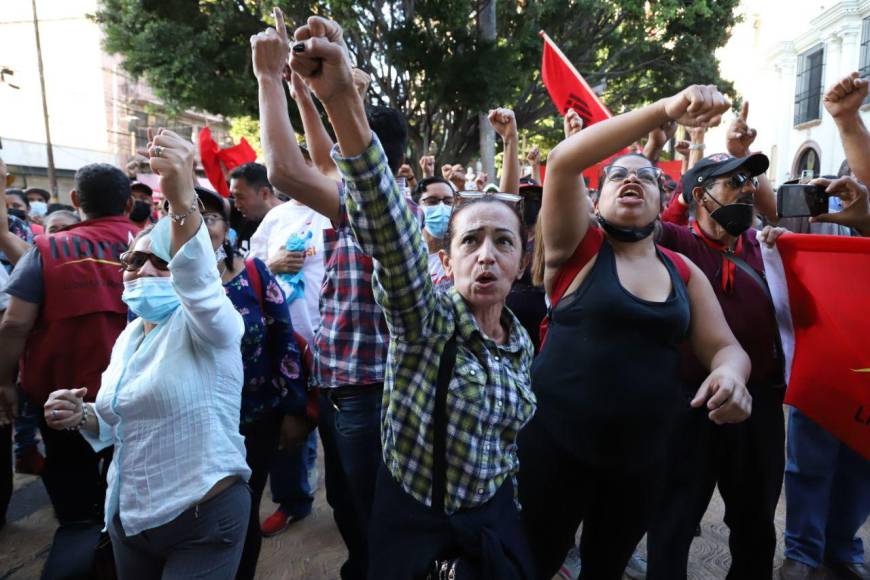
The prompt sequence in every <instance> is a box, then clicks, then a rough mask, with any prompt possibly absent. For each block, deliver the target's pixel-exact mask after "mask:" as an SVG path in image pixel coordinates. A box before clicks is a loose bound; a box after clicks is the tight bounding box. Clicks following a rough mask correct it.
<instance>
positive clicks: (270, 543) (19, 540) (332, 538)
mask: <svg viewBox="0 0 870 580" xmlns="http://www.w3.org/2000/svg"><path fill="white" fill-rule="evenodd" d="M320 473H321V474H322V473H323V470H322V469H320ZM267 495H268V494H267ZM274 507H275V506H274V504H272V503H271V501H269V498H268V497H267V498H264V501H263V505H262V506H261V510H260V512H261V515H262V517H263V518H265V517H266V516H268V515H269V514H271V513H272V511H273V510H274ZM314 507H315V509H314V513H313V514H312V515H311V516H310V517H308V518H307V519H305V520H303V521H302V522H300V523H298V524H296V525H295V526H293V527H291V528H290V529H289V530H288V531H287V532H285V533H283V534H281V535H279V536H277V537H274V538H268V539H265V540H264V541H263V551H262V553H261V555H260V563H259V568H258V578H268V579H284V580H326V579H333V578H338V568H339V566H340V565H341V562H342V561H343V558H344V546H343V544H342V542H341V537H340V536H339V535H338V531H337V530H336V528H335V524H334V523H333V520H332V513H331V511H330V510H329V506H328V505H327V504H326V499H325V494H324V492H323V481H322V480H321V482H320V486H319V490H318V493H317V499H316V501H315V506H314ZM8 519H9V523H8V524H7V525H6V527H5V528H4V529H3V530H2V531H0V580H6V579H8V580H13V579H15V580H25V579H28V580H29V579H34V578H38V577H39V572H40V570H41V569H42V564H43V562H44V560H45V557H46V555H47V553H48V546H49V543H50V541H51V536H52V534H53V532H54V526H55V522H54V519H53V517H52V514H51V508H50V506H49V505H48V497H47V496H46V495H45V491H44V488H43V486H42V483H41V482H40V481H39V479H37V478H35V477H31V476H24V475H16V476H15V495H14V496H13V498H12V504H11V506H10V510H9V513H8ZM776 523H777V528H778V529H779V538H780V542H779V544H780V546H779V554H778V556H777V565H778V564H779V561H780V560H781V558H782V528H783V525H784V523H785V511H784V505H783V501H780V505H779V510H778V512H777V521H776ZM701 529H702V536H701V537H700V538H697V539H696V540H695V542H694V544H693V545H692V557H691V561H690V564H689V578H690V579H692V580H719V579H723V578H725V574H726V571H727V569H728V563H729V556H728V529H727V528H726V527H725V525H724V524H723V523H722V501H721V499H720V498H719V496H718V494H717V495H716V496H715V497H714V500H713V502H712V504H711V506H710V509H709V510H708V512H707V515H706V516H705V518H704V521H703V523H702V526H701ZM861 535H862V537H863V539H864V542H865V547H870V522H868V523H865V525H864V527H863V528H862V530H861ZM865 550H866V551H868V552H870V549H867V548H865ZM867 558H868V561H870V553H868V554H867ZM824 577H825V576H824V575H823V574H820V575H819V580H821V578H824Z"/></svg>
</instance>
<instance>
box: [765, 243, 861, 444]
mask: <svg viewBox="0 0 870 580" xmlns="http://www.w3.org/2000/svg"><path fill="white" fill-rule="evenodd" d="M777 249H778V250H779V256H781V261H779V260H778V259H777V255H776V252H773V251H771V252H765V255H764V257H765V269H766V270H767V277H768V281H769V283H770V289H771V293H772V294H773V296H774V304H775V305H776V306H777V320H778V321H779V324H780V334H781V335H782V338H783V350H784V351H785V355H786V369H787V370H788V371H789V376H788V377H787V380H788V390H787V391H786V399H785V402H786V403H787V404H789V405H792V406H794V407H797V408H798V409H800V410H801V411H802V412H803V413H804V414H806V415H807V416H808V417H810V418H811V419H812V420H813V421H815V422H816V423H818V424H819V425H821V426H822V427H824V428H825V429H827V430H828V431H829V432H831V433H832V434H833V435H835V436H836V437H837V438H839V439H840V440H841V441H843V442H844V443H845V444H846V445H848V446H849V447H851V448H853V449H854V450H855V451H857V452H858V453H860V454H861V455H863V456H864V457H865V458H867V459H870V349H868V348H867V336H868V330H870V309H868V307H867V304H868V302H870V290H868V289H870V239H866V238H849V237H840V236H822V235H813V234H810V235H800V234H791V235H784V236H782V237H781V238H779V241H778V243H777Z"/></svg>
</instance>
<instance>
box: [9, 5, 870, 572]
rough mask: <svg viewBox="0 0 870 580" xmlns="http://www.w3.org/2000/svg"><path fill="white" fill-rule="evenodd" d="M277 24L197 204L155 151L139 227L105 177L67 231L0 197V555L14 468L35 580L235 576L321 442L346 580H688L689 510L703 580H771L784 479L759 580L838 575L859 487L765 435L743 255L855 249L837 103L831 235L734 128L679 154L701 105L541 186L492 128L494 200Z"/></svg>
mask: <svg viewBox="0 0 870 580" xmlns="http://www.w3.org/2000/svg"><path fill="white" fill-rule="evenodd" d="M275 20H276V26H275V27H274V28H268V29H267V30H265V31H263V32H261V33H259V34H257V35H255V36H253V37H252V38H251V50H252V63H253V72H254V75H255V77H256V83H257V86H258V94H259V110H260V128H261V141H262V146H263V161H264V163H263V164H258V163H249V164H245V165H242V166H240V167H238V168H236V169H234V170H233V171H232V172H231V173H230V175H229V181H230V184H229V189H230V191H231V197H230V198H229V199H227V198H224V197H222V196H221V195H219V194H217V193H215V192H214V191H211V190H208V189H204V188H202V187H200V186H198V185H197V184H196V183H195V180H194V175H195V174H194V167H195V159H196V154H195V153H196V152H195V147H194V145H193V144H192V143H190V142H187V141H185V140H184V139H183V138H181V137H179V136H178V135H176V134H175V133H173V132H172V131H169V130H166V129H159V128H154V129H153V130H149V142H148V149H147V153H148V159H149V164H150V168H151V170H152V171H153V172H154V173H156V174H157V175H159V183H160V194H161V200H160V201H159V202H157V201H156V199H155V198H156V197H157V196H155V192H154V191H153V190H152V188H151V187H149V186H148V185H146V184H144V183H139V182H132V183H131V179H130V177H128V175H126V174H125V172H124V171H122V170H121V169H119V168H117V167H114V166H111V165H106V164H92V165H87V166H84V167H82V168H81V169H80V170H79V171H78V172H77V173H76V177H75V189H74V190H73V191H72V192H71V193H70V198H71V204H72V205H71V206H63V205H60V204H56V203H51V201H52V198H51V195H50V194H49V192H47V191H45V190H42V189H36V188H32V189H28V190H26V191H22V190H17V189H7V190H6V191H5V194H0V195H3V196H4V200H2V203H0V251H2V255H0V259H2V265H3V267H2V268H0V290H2V294H0V311H3V318H2V323H0V341H2V348H0V434H2V448H3V450H4V451H3V454H2V455H0V457H2V464H3V473H2V474H0V476H2V481H0V525H2V522H4V521H5V519H4V514H5V510H6V507H7V505H8V503H9V500H10V496H11V491H12V483H11V478H12V464H13V454H14V465H15V468H16V469H17V470H18V471H19V472H22V473H32V474H39V475H41V477H42V480H43V482H44V484H45V487H46V489H47V491H48V494H49V497H50V500H51V503H52V506H53V508H54V513H55V515H56V517H57V520H58V522H59V528H58V531H57V533H56V535H55V538H54V541H53V545H52V549H51V551H50V553H49V555H48V558H47V561H46V564H45V569H44V572H43V577H44V578H91V577H97V578H103V577H106V578H109V577H119V578H122V579H137V578H167V579H169V578H172V579H174V578H253V577H255V574H256V569H257V559H258V555H259V552H260V548H261V542H262V537H263V536H269V535H272V534H275V533H278V532H280V531H281V530H283V529H285V528H286V527H287V526H288V525H290V524H291V523H293V522H295V521H298V520H301V519H303V518H305V517H306V516H307V515H308V514H309V513H310V512H311V502H312V498H313V489H314V485H313V484H312V480H315V481H316V475H315V473H314V471H315V463H316V461H315V459H316V453H317V440H316V437H317V435H318V434H319V438H320V442H321V443H322V449H323V455H324V456H323V466H324V469H325V486H326V499H327V502H328V503H329V506H330V507H331V509H332V513H333V516H334V519H335V522H336V524H337V527H338V530H339V532H340V534H341V537H342V539H343V541H344V543H345V546H346V548H347V558H346V560H345V561H344V563H343V565H342V566H341V571H340V576H341V578H343V579H346V580H351V579H364V578H370V579H375V578H376V579H396V580H407V579H416V578H419V579H424V578H426V579H441V578H451V579H452V578H456V579H465V578H480V579H487V580H510V579H518V580H519V579H540V580H550V578H552V577H553V576H554V575H556V574H561V575H562V576H563V577H565V578H569V579H574V578H577V577H578V576H579V577H580V578H584V579H590V580H610V579H614V580H615V579H620V578H622V576H623V574H624V573H628V574H630V575H631V576H632V577H633V578H638V577H640V578H642V577H646V578H649V579H651V580H674V579H678V578H686V577H687V566H688V561H689V550H690V546H691V543H692V541H693V538H694V537H695V536H696V531H697V528H698V526H699V523H700V521H701V519H702V518H703V516H704V514H705V512H706V510H707V507H708V504H709V502H710V500H711V497H712V494H713V491H714V489H715V488H716V487H718V489H719V491H720V493H721V495H722V499H723V501H724V504H725V523H726V524H727V525H728V527H729V529H730V537H729V548H730V554H731V564H730V571H729V573H728V578H729V579H732V580H755V579H759V580H760V579H769V578H771V577H772V575H773V574H774V569H773V566H774V554H775V551H776V545H777V534H776V528H775V525H774V517H775V511H776V506H777V502H778V501H779V498H780V494H781V491H782V488H783V482H784V481H785V491H786V505H787V518H786V532H785V562H784V564H783V566H782V567H781V568H780V569H779V570H778V571H776V574H777V575H778V577H779V578H782V579H783V580H798V579H808V578H811V577H812V576H813V574H814V573H815V572H816V571H817V570H818V569H819V568H820V567H821V566H823V565H824V566H825V567H826V568H827V569H828V571H829V572H830V573H832V574H834V575H835V577H837V578H868V577H870V576H868V574H870V571H868V568H867V566H866V565H865V563H864V559H863V558H864V548H863V546H862V543H861V540H860V538H858V537H857V533H858V530H859V528H860V527H861V526H862V525H863V524H864V522H865V521H866V520H867V517H868V515H870V461H868V460H867V459H866V458H865V457H862V456H861V455H859V454H858V453H856V452H855V451H853V450H852V449H850V448H849V447H848V446H846V445H845V444H843V443H841V442H840V441H839V440H837V439H836V438H835V437H833V436H832V435H831V434H830V433H828V432H827V431H826V430H825V429H823V428H822V427H820V426H819V425H818V424H816V423H814V422H813V421H812V420H811V419H810V418H809V417H807V416H806V415H804V414H802V413H801V412H800V411H798V410H797V409H794V408H787V410H786V411H784V408H783V397H784V393H785V388H786V385H785V378H784V377H785V368H784V364H785V360H784V357H783V353H782V347H781V343H780V337H779V333H778V330H777V323H776V320H775V316H774V305H773V303H772V298H771V294H770V291H769V289H768V286H767V283H766V279H765V265H764V262H763V261H762V257H761V252H762V246H764V245H766V246H770V247H773V246H775V244H776V242H777V239H778V238H779V236H781V235H783V234H784V233H785V232H786V231H787V229H786V227H784V226H786V225H787V226H788V230H791V231H797V232H803V233H807V234H818V233H827V234H832V233H833V234H837V235H846V236H848V235H853V236H866V235H870V201H868V190H867V187H866V186H865V185H864V184H865V183H870V133H868V131H867V129H866V128H865V127H864V124H863V123H862V121H861V117H860V115H859V109H860V107H861V106H862V105H863V103H864V101H865V98H866V97H867V94H868V83H867V81H865V80H863V79H860V78H859V77H858V74H857V73H852V74H850V75H848V76H845V77H843V79H842V80H841V81H840V82H839V83H837V84H836V85H835V86H833V87H831V88H830V89H829V90H828V92H827V93H826V95H825V99H824V106H825V109H826V110H827V113H828V114H830V115H831V116H832V117H833V118H834V120H835V121H836V124H837V126H838V128H839V131H840V137H841V140H842V143H843V146H844V149H845V152H846V158H847V161H848V165H849V167H850V168H851V169H850V170H849V171H848V172H847V173H845V174H843V175H839V176H825V177H820V178H819V179H817V180H816V181H815V182H814V183H816V184H817V185H821V186H823V187H824V188H825V191H826V193H827V195H829V196H831V197H832V198H835V199H838V200H840V207H842V209H841V211H838V212H832V213H828V214H824V215H821V216H818V217H816V218H813V219H811V220H807V219H801V220H795V221H793V223H789V224H784V223H780V220H779V219H778V216H777V206H776V196H775V192H774V189H773V187H772V185H771V182H770V181H769V180H768V178H767V177H766V176H765V173H766V172H767V170H768V165H769V161H768V158H767V157H766V156H765V155H764V154H763V153H759V152H757V151H753V149H752V145H753V142H754V140H755V138H756V132H755V130H754V129H752V128H751V126H750V124H749V120H748V113H749V109H748V103H744V104H743V108H742V110H741V112H740V114H739V115H738V116H737V117H736V118H735V120H734V121H733V122H731V124H730V126H729V128H728V134H727V151H726V152H721V153H714V154H709V155H705V154H704V153H705V145H704V135H705V131H706V129H707V128H709V127H712V126H715V125H718V124H719V123H720V122H721V120H722V116H723V115H724V114H725V113H726V112H727V111H728V110H729V109H730V107H731V103H730V102H729V101H728V100H727V99H726V98H725V97H724V96H723V94H722V93H720V92H719V90H718V89H717V88H716V87H714V86H704V85H693V86H689V87H687V88H685V89H683V90H681V91H679V92H676V93H675V94H674V95H673V96H671V97H668V98H665V99H662V100H660V101H657V102H655V103H652V104H650V105H648V106H646V107H643V108H640V109H637V110H634V111H631V112H628V113H625V114H622V115H618V116H616V117H613V118H611V119H608V120H605V121H601V122H598V123H595V124H593V125H591V126H589V127H584V126H583V123H582V120H581V118H580V116H579V115H578V114H577V113H576V112H574V111H569V112H568V114H566V116H565V119H564V129H565V139H564V141H562V142H561V143H560V144H559V145H558V146H557V147H555V148H554V149H553V150H552V151H550V153H549V155H548V156H547V159H546V174H545V180H544V181H543V183H542V180H541V174H542V171H541V164H542V161H543V159H542V155H541V153H540V152H539V151H538V150H537V149H533V150H532V151H529V152H528V153H527V154H526V155H525V156H524V161H525V162H526V163H527V167H528V174H527V175H524V171H523V165H524V164H523V163H521V159H520V151H519V149H520V141H519V138H518V129H517V122H516V119H515V117H514V114H513V112H512V111H511V110H510V109H508V108H498V107H497V108H494V109H493V110H492V111H490V113H489V117H488V120H489V123H490V124H491V126H492V128H493V129H494V131H495V132H496V133H497V134H498V136H499V138H500V140H501V141H502V144H503V150H504V156H503V162H502V166H501V171H500V175H499V176H498V178H499V179H498V183H494V182H491V180H490V179H489V176H487V175H486V174H483V173H481V172H478V173H477V174H476V175H471V172H470V171H466V168H465V167H464V166H463V165H461V164H458V163H454V162H453V161H454V160H449V159H442V160H440V161H441V163H442V166H441V167H440V173H441V175H440V176H439V175H436V159H435V157H433V156H429V155H426V156H423V157H421V158H420V159H419V160H418V161H414V160H411V159H406V158H405V153H406V149H407V127H406V124H405V120H404V118H403V117H402V115H401V114H400V113H399V112H397V111H396V110H393V109H390V108H388V107H383V106H371V105H366V104H365V97H366V93H367V90H368V84H369V79H368V77H367V75H366V74H365V73H364V72H363V71H361V70H359V69H356V68H354V67H353V66H352V65H351V61H350V57H349V53H348V51H347V48H346V46H345V44H344V41H343V37H342V30H341V28H340V26H339V25H338V24H337V23H336V22H333V21H330V20H327V19H324V18H321V17H311V18H309V19H308V21H307V22H304V23H302V24H301V26H299V27H298V28H296V29H295V31H294V32H293V34H292V36H289V35H288V32H287V28H286V26H285V24H284V20H283V15H282V14H281V12H280V10H277V9H276V11H275ZM288 55H289V57H288ZM285 83H286V88H285ZM286 89H289V91H287V90H286ZM288 93H289V95H290V97H291V99H292V100H293V101H294V102H295V105H296V106H297V107H298V109H299V113H300V117H301V120H302V127H301V128H298V129H301V132H302V133H304V142H305V146H302V145H300V144H299V140H297V136H296V131H297V128H294V127H293V126H292V124H291V120H290V117H289V116H288V100H287V94H288ZM317 102H319V103H320V106H322V108H323V110H324V112H325V114H326V117H327V118H328V121H329V124H330V125H331V129H332V133H333V134H334V135H335V142H333V140H332V137H331V136H330V133H329V132H328V131H327V130H326V127H325V126H324V124H323V121H322V119H321V116H320V112H319V109H318V106H317ZM678 126H682V127H685V128H686V129H687V131H688V133H687V134H688V135H689V136H690V139H691V140H690V141H687V142H679V143H677V146H676V149H677V151H678V152H680V154H681V155H682V157H683V159H684V163H683V172H682V176H681V178H680V179H679V180H674V179H671V178H668V177H667V176H666V175H664V174H663V172H662V170H661V169H660V168H659V166H658V162H659V158H660V156H661V154H662V151H663V149H664V148H665V146H666V145H667V143H669V142H671V140H672V139H673V138H674V136H675V134H676V131H677V129H678ZM601 162H606V166H605V167H604V170H603V172H602V175H601V176H600V179H599V183H598V185H597V188H596V189H595V190H592V189H590V188H589V187H588V183H587V181H586V180H585V179H584V177H583V174H584V172H585V171H586V170H587V169H588V168H590V167H593V166H595V165H596V164H599V163H601ZM0 178H2V179H3V181H4V182H5V178H6V168H5V166H3V165H2V162H0ZM786 412H787V413H788V415H789V421H788V433H787V434H786V422H785V413H786ZM13 426H14V428H13ZM786 435H788V436H786ZM13 440H14V452H13ZM39 440H41V443H42V447H41V448H40V446H39ZM267 480H268V481H270V482H271V491H272V495H273V498H274V500H275V502H276V504H278V505H279V506H280V507H279V508H278V510H277V511H276V512H275V513H274V514H272V515H271V516H270V517H269V518H267V519H266V520H265V521H263V522H260V520H259V513H260V503H261V498H262V495H263V493H264V491H265V487H266V483H267ZM581 526H582V532H581V533H580V534H579V544H578V542H577V538H578V530H579V529H580V528H581ZM645 534H646V535H647V549H646V559H645V560H644V559H643V558H641V557H640V555H639V553H637V552H636V549H637V545H638V543H639V542H640V541H641V540H642V538H643V537H644V535H645ZM287 572H288V573H289V574H290V575H291V576H292V574H293V571H292V570H288V571H287Z"/></svg>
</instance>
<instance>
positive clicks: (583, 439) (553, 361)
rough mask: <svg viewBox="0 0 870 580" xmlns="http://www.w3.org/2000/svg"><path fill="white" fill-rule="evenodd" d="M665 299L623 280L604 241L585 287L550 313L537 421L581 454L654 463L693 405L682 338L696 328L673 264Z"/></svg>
mask: <svg viewBox="0 0 870 580" xmlns="http://www.w3.org/2000/svg"><path fill="white" fill-rule="evenodd" d="M656 253H657V255H658V257H659V259H660V260H661V261H662V263H664V265H665V266H666V267H667V269H668V272H669V274H670V276H671V286H672V290H671V294H670V296H669V297H668V299H667V300H666V301H664V302H650V301H647V300H643V299H641V298H638V297H636V296H634V295H632V294H631V293H629V292H628V290H626V289H625V288H623V286H622V284H621V283H620V282H619V277H618V276H617V273H616V258H615V256H614V254H613V248H612V247H611V245H610V244H609V243H608V242H607V240H606V239H605V240H604V241H603V243H602V245H601V249H600V250H599V252H598V258H597V261H596V262H595V265H594V266H593V267H592V269H591V271H590V272H589V274H588V275H587V277H586V279H585V280H584V281H583V283H582V284H581V285H580V287H579V288H578V289H577V290H576V291H575V292H574V293H573V294H571V295H569V296H566V297H565V298H564V299H562V300H561V301H560V303H559V304H558V306H557V308H556V309H555V310H553V312H552V313H551V319H550V328H549V333H548V336H547V341H546V343H545V345H544V348H543V349H542V350H541V353H540V354H539V355H538V357H537V358H536V359H535V362H534V364H533V365H532V388H533V389H534V391H535V395H537V398H538V411H537V416H536V420H538V421H540V422H541V425H543V427H544V428H545V429H547V430H548V431H550V433H551V434H552V435H553V436H554V437H555V438H556V439H557V441H558V442H559V443H560V444H561V445H562V446H563V447H564V448H565V449H566V450H567V451H569V452H570V453H572V454H573V455H575V456H576V457H577V458H578V459H580V460H582V461H585V462H590V463H594V464H600V465H604V466H613V467H619V468H625V467H629V466H636V467H642V466H644V465H646V464H648V463H649V462H651V461H656V460H658V458H659V454H660V452H661V450H662V447H663V439H664V436H665V434H666V430H667V428H668V424H669V423H670V421H671V419H672V418H673V415H674V413H675V412H676V411H677V410H678V409H679V408H680V406H681V405H685V406H688V402H687V401H686V399H685V396H684V395H682V390H681V388H680V383H679V379H678V369H679V361H680V352H679V350H678V345H679V344H680V343H681V342H682V341H684V340H685V339H686V338H687V335H688V330H689V319H690V314H689V298H688V294H687V291H686V286H685V284H684V283H683V281H682V279H681V278H680V275H679V273H678V272H677V269H676V267H675V266H674V264H673V263H672V262H671V261H670V259H668V257H667V256H665V255H664V254H663V253H662V252H661V251H660V250H659V249H656Z"/></svg>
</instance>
